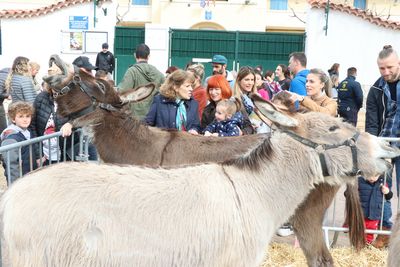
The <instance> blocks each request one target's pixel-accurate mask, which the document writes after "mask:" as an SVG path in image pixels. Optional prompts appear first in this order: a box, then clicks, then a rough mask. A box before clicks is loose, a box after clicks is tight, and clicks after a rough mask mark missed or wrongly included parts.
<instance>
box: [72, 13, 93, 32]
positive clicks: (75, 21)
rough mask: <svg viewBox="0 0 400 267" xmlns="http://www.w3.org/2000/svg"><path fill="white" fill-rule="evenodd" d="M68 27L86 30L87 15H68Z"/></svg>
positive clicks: (87, 27) (87, 25)
mask: <svg viewBox="0 0 400 267" xmlns="http://www.w3.org/2000/svg"><path fill="white" fill-rule="evenodd" d="M69 29H70V30H88V29H89V17H88V16H69Z"/></svg>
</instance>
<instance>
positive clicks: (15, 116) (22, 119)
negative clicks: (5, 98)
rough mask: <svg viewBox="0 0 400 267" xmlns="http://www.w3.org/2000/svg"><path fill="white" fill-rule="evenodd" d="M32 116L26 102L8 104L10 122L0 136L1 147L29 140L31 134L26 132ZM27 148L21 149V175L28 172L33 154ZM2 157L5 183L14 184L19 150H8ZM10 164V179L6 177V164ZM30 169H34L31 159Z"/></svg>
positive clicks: (31, 110) (17, 170)
mask: <svg viewBox="0 0 400 267" xmlns="http://www.w3.org/2000/svg"><path fill="white" fill-rule="evenodd" d="M32 114H33V107H32V105H31V104H29V103H28V102H22V101H17V102H13V103H11V104H10V106H9V107H8V116H9V117H10V120H11V121H12V124H10V125H9V126H8V127H7V128H6V129H5V130H4V131H3V133H2V134H1V136H0V138H1V145H2V146H5V145H9V144H14V143H17V142H21V141H25V140H29V139H30V138H31V133H30V132H29V130H28V126H29V124H30V123H31V119H32ZM29 150H30V149H29V146H24V147H22V149H21V161H22V164H21V168H22V170H21V171H22V175H24V174H26V173H28V172H29V171H30V155H31V154H32V155H33V154H34V152H33V148H32V153H31V152H30V151H29ZM3 157H4V169H5V170H6V171H5V174H6V177H7V183H9V182H11V183H12V182H14V181H15V180H16V179H17V178H19V177H20V164H19V149H14V150H10V151H9V152H5V153H4V154H3ZM8 159H9V163H10V166H9V167H10V177H8V176H7V165H6V164H7V163H8ZM32 167H33V169H36V167H37V165H36V161H35V160H33V159H32Z"/></svg>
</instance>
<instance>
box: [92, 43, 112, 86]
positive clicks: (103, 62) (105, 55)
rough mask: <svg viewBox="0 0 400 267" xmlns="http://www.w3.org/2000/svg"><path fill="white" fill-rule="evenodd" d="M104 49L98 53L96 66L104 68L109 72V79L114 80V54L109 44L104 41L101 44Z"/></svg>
mask: <svg viewBox="0 0 400 267" xmlns="http://www.w3.org/2000/svg"><path fill="white" fill-rule="evenodd" d="M101 48H102V51H101V52H99V53H98V54H97V57H96V68H97V69H98V70H104V71H106V72H107V75H108V79H110V80H112V73H113V71H114V68H115V58H114V55H113V54H112V53H111V52H110V51H108V44H107V43H104V44H102V45H101Z"/></svg>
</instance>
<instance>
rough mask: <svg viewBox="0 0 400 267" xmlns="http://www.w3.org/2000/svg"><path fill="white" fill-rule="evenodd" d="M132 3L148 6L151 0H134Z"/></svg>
mask: <svg viewBox="0 0 400 267" xmlns="http://www.w3.org/2000/svg"><path fill="white" fill-rule="evenodd" d="M132 5H138V6H148V5H149V0H132Z"/></svg>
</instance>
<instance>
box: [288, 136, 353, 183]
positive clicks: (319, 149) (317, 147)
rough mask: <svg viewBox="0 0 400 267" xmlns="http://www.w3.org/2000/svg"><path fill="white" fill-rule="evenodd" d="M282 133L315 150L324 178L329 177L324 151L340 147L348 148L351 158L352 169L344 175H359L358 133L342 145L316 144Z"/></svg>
mask: <svg viewBox="0 0 400 267" xmlns="http://www.w3.org/2000/svg"><path fill="white" fill-rule="evenodd" d="M283 132H284V133H286V134H288V135H289V136H290V137H292V138H293V139H295V140H296V141H298V142H300V143H302V144H303V145H306V146H308V147H311V148H313V149H314V150H316V151H317V152H318V156H319V160H320V163H321V167H322V174H323V175H324V176H329V171H328V167H327V165H326V159H325V154H324V151H326V150H329V149H333V148H337V147H341V146H348V147H350V149H351V157H352V159H353V169H352V170H351V172H348V173H346V175H347V176H357V175H359V174H360V173H361V171H360V169H359V168H358V161H357V147H356V144H357V139H358V137H359V136H360V132H358V131H357V132H356V133H355V134H354V135H353V136H352V137H350V138H349V139H347V140H345V141H344V142H343V143H341V144H337V145H329V144H318V143H315V142H313V141H311V140H309V139H306V138H303V137H301V136H299V135H297V134H295V133H293V132H289V131H283Z"/></svg>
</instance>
